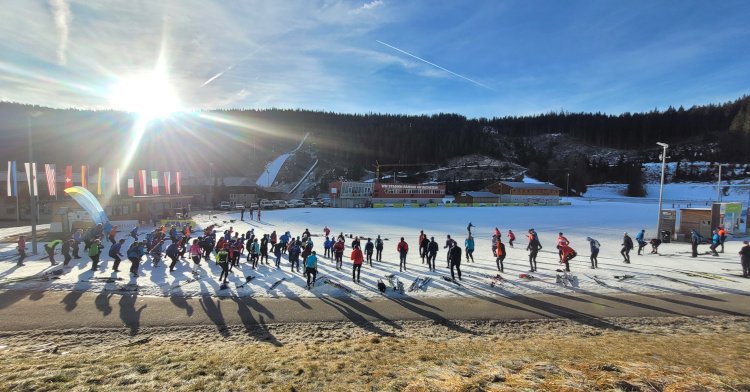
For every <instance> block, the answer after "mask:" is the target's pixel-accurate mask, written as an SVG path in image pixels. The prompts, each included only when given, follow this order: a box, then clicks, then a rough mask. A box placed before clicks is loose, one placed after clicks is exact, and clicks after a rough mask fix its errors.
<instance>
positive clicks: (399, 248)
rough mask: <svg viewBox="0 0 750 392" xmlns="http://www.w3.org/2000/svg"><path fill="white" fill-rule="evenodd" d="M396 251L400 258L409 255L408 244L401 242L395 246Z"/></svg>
mask: <svg viewBox="0 0 750 392" xmlns="http://www.w3.org/2000/svg"><path fill="white" fill-rule="evenodd" d="M396 250H397V251H398V253H400V254H401V255H402V256H403V255H406V254H407V253H409V244H407V243H406V241H401V242H399V243H398V245H397V246H396Z"/></svg>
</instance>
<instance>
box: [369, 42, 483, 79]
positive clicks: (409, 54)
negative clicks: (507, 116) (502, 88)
mask: <svg viewBox="0 0 750 392" xmlns="http://www.w3.org/2000/svg"><path fill="white" fill-rule="evenodd" d="M376 41H377V42H378V43H380V44H383V45H385V46H387V47H389V48H391V49H395V50H398V51H399V52H401V53H403V54H405V55H408V56H411V57H414V58H415V59H417V60H419V61H423V62H425V63H427V64H430V65H432V66H433V67H435V68H439V69H442V70H443V71H445V72H448V73H450V74H452V75H456V76H458V77H459V78H461V79H465V80H468V81H470V82H472V83H474V84H476V85H479V86H482V87H484V88H486V89H488V90H492V91H497V90H495V89H493V88H491V87H488V86H485V85H483V84H482V83H479V82H477V81H476V80H471V79H469V78H467V77H466V76H461V75H459V74H457V73H455V72H453V71H451V70H448V69H445V68H443V67H441V66H439V65H437V64H433V63H431V62H429V61H427V60H425V59H423V58H419V57H417V56H415V55H413V54H411V53H409V52H405V51H403V50H401V49H399V48H397V47H395V46H391V45H388V44H387V43H385V42H383V41H378V40H376Z"/></svg>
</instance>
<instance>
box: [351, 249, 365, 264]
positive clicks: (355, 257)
mask: <svg viewBox="0 0 750 392" xmlns="http://www.w3.org/2000/svg"><path fill="white" fill-rule="evenodd" d="M350 258H351V259H352V263H353V264H362V260H363V259H364V257H363V256H362V251H361V250H359V248H354V250H353V251H352V255H351V257H350Z"/></svg>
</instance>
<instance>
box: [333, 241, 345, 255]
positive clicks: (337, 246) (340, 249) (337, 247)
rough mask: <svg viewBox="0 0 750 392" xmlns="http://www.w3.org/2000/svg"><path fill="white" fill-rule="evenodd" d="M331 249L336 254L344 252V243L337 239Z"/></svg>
mask: <svg viewBox="0 0 750 392" xmlns="http://www.w3.org/2000/svg"><path fill="white" fill-rule="evenodd" d="M333 251H334V252H335V253H336V254H342V253H344V243H343V242H341V241H339V242H337V243H335V244H333Z"/></svg>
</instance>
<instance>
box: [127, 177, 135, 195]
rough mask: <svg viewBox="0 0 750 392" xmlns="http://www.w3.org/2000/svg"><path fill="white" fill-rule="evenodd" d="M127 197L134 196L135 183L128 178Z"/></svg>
mask: <svg viewBox="0 0 750 392" xmlns="http://www.w3.org/2000/svg"><path fill="white" fill-rule="evenodd" d="M128 196H135V181H133V179H132V178H128Z"/></svg>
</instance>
